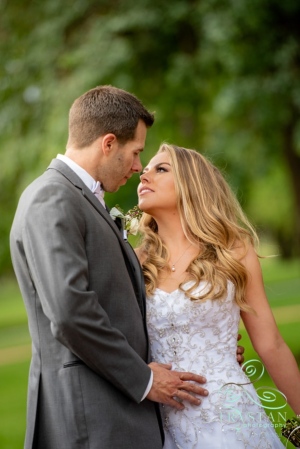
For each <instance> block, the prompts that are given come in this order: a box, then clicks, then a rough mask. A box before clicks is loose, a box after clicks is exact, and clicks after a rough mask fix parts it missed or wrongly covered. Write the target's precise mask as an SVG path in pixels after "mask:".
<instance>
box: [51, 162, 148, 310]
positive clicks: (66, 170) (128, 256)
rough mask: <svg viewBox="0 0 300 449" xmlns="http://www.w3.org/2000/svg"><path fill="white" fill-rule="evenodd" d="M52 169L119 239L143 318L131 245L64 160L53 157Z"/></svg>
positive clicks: (141, 289) (137, 266) (139, 278)
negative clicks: (94, 210) (69, 184)
mask: <svg viewBox="0 0 300 449" xmlns="http://www.w3.org/2000/svg"><path fill="white" fill-rule="evenodd" d="M49 169H53V170H56V171H58V172H59V173H60V174H61V175H62V176H64V177H65V178H66V179H68V181H70V182H71V183H72V184H73V185H74V186H75V187H76V188H77V189H79V191H80V192H81V194H82V195H83V197H84V198H85V199H86V200H87V201H88V202H89V203H90V204H91V205H92V206H93V207H94V208H95V209H96V210H97V212H99V214H100V215H101V216H102V218H103V219H104V220H105V221H106V222H107V223H108V224H109V226H110V227H111V229H112V230H113V232H114V233H115V235H116V237H117V238H118V240H119V243H120V246H121V249H122V252H123V255H124V260H125V263H126V266H127V270H128V273H129V276H130V279H131V282H132V285H133V287H134V291H135V295H136V298H137V301H138V304H139V307H140V310H141V313H142V316H143V318H145V293H144V292H145V288H144V284H143V281H142V272H141V268H140V264H139V261H138V260H137V257H136V255H135V252H134V251H133V249H132V247H131V246H130V244H129V243H128V242H127V241H124V239H123V231H122V229H121V230H120V229H119V228H118V226H117V224H116V223H115V222H114V220H113V219H112V218H111V216H110V215H109V212H108V211H107V210H106V209H105V208H104V207H103V206H102V204H101V203H100V202H99V200H98V199H97V198H96V197H95V195H94V194H93V193H92V192H91V191H90V189H89V188H88V187H87V186H86V185H85V184H84V182H83V181H82V180H81V179H80V178H79V176H77V175H76V173H75V172H74V171H73V170H72V169H71V168H70V167H69V166H68V165H67V164H65V163H64V162H62V161H60V160H59V159H53V160H52V162H51V164H50V165H49V167H48V169H47V170H49Z"/></svg>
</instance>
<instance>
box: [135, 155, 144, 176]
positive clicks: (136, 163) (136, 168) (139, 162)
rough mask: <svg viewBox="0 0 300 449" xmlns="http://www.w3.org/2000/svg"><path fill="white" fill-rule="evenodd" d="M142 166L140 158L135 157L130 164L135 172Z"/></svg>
mask: <svg viewBox="0 0 300 449" xmlns="http://www.w3.org/2000/svg"><path fill="white" fill-rule="evenodd" d="M142 168H143V166H142V163H141V160H140V158H138V159H136V160H135V161H134V163H133V165H132V171H134V172H135V173H139V172H140V171H141V170H142Z"/></svg>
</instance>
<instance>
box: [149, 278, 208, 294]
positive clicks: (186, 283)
mask: <svg viewBox="0 0 300 449" xmlns="http://www.w3.org/2000/svg"><path fill="white" fill-rule="evenodd" d="M203 282H205V281H200V283H199V285H201V284H202V283H203ZM191 283H194V281H192V280H190V281H186V282H184V283H183V284H182V287H185V286H186V285H188V284H191ZM155 290H158V291H160V292H162V293H165V294H166V295H172V293H176V292H178V291H179V287H177V288H176V289H175V290H172V291H170V292H167V291H166V290H163V289H162V288H159V287H156V289H155ZM180 291H181V290H180Z"/></svg>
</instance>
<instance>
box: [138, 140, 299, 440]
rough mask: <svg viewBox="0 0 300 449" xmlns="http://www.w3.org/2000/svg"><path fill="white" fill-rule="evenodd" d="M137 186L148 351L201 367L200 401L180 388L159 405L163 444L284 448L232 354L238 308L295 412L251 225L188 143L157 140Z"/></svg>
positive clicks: (295, 385) (293, 370)
mask: <svg viewBox="0 0 300 449" xmlns="http://www.w3.org/2000/svg"><path fill="white" fill-rule="evenodd" d="M138 196H139V207H140V208H141V210H142V211H144V212H145V213H144V214H143V217H142V219H141V225H140V230H141V232H142V235H143V239H142V242H141V245H140V247H139V248H138V250H137V254H138V257H139V259H140V262H141V264H142V266H143V271H144V276H145V282H146V290H147V323H148V331H149V338H150V344H151V352H152V356H153V359H154V361H155V362H159V363H171V364H172V369H176V370H179V371H191V372H195V373H198V374H201V375H204V376H205V377H206V379H207V383H206V388H207V390H208V391H209V395H208V396H207V397H204V398H201V405H199V406H196V405H191V404H188V403H185V401H182V400H181V399H180V391H178V396H177V393H176V392H174V398H173V399H172V400H170V401H169V402H168V403H167V404H164V405H163V406H162V414H163V419H164V426H165V435H166V441H165V446H164V448H165V449H175V448H180V449H219V448H222V449H227V448H228V449H229V448H230V449H232V448H234V449H242V448H259V449H264V448H272V449H274V448H283V447H284V446H283V444H282V443H281V442H280V440H279V438H278V437H277V435H276V432H275V430H274V428H273V425H272V423H271V421H270V420H269V418H268V416H267V414H266V413H265V411H264V408H263V406H262V404H261V402H260V401H259V399H258V396H257V393H256V391H255V389H254V387H253V385H252V384H251V382H250V381H249V378H248V377H247V376H246V374H245V373H244V371H243V370H242V369H241V367H240V366H239V364H238V362H237V361H236V338H237V333H238V325H239V320H240V316H241V318H242V320H243V322H244V325H245V327H246V329H247V332H248V334H249V336H250V338H251V341H252V344H253V346H254V348H255V350H256V352H257V353H258V355H259V356H260V358H261V359H262V362H263V364H264V366H265V367H266V369H267V370H268V372H269V374H270V376H271V377H272V379H273V381H274V383H275V384H276V386H277V388H278V390H279V391H280V392H281V393H282V398H283V399H284V397H286V400H287V402H288V404H289V405H290V406H291V408H292V409H293V410H294V412H295V413H296V414H300V374H299V370H298V367H297V364H296V361H295V359H294V357H293V355H292V353H291V351H290V349H289V348H288V346H287V345H286V344H285V342H284V341H283V339H282V337H281V335H280V333H279V331H278V328H277V326H276V323H275V321H274V318H273V315H272V312H271V309H270V306H269V304H268V300H267V298H266V294H265V291H264V286H263V280H262V275H261V269H260V264H259V261H258V257H257V255H256V252H255V249H254V246H255V245H256V243H257V236H256V233H255V231H254V229H253V227H252V226H251V224H250V223H249V222H248V220H247V218H246V217H245V215H244V213H243V212H242V210H241V208H240V206H239V204H238V202H237V200H236V198H235V197H234V195H233V193H232V192H231V190H230V188H229V186H228V184H227V183H226V181H225V180H224V178H223V176H222V175H221V173H220V171H219V170H218V169H217V168H216V167H214V166H213V165H212V164H211V163H210V162H209V161H208V160H207V159H206V158H204V157H203V156H202V155H201V154H199V153H197V152H196V151H193V150H187V149H184V148H180V147H176V146H173V145H168V144H163V145H162V146H161V147H160V149H159V151H158V153H157V154H156V156H154V158H153V159H151V161H150V162H149V164H148V165H147V167H146V168H145V169H144V171H143V174H142V175H141V183H140V185H139V187H138ZM154 376H155V372H154Z"/></svg>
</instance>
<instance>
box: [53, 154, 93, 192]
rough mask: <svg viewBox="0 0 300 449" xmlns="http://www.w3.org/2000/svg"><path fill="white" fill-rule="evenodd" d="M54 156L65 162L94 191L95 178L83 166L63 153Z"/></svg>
mask: <svg viewBox="0 0 300 449" xmlns="http://www.w3.org/2000/svg"><path fill="white" fill-rule="evenodd" d="M56 158H57V159H59V160H60V161H63V162H64V163H65V164H67V165H68V166H69V167H70V168H71V170H73V171H74V172H75V173H76V175H77V176H79V178H80V179H81V180H82V181H83V182H84V184H85V185H86V186H87V187H88V188H89V189H90V190H91V191H92V192H94V191H95V189H96V185H97V181H95V179H94V178H93V177H92V176H91V175H90V174H89V173H88V172H87V171H86V170H84V168H82V167H80V165H78V164H76V162H74V161H73V160H72V159H70V158H69V157H68V156H66V155H65V154H58V155H57V156H56Z"/></svg>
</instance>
